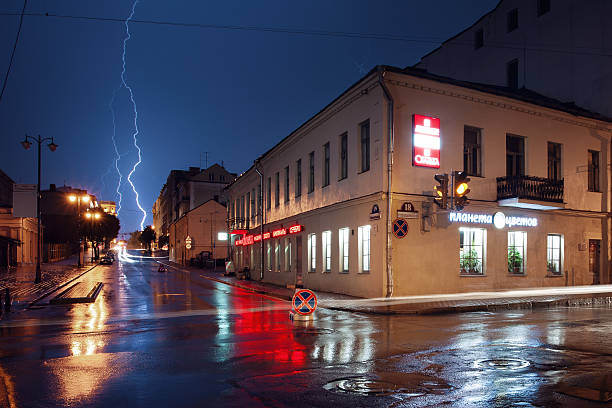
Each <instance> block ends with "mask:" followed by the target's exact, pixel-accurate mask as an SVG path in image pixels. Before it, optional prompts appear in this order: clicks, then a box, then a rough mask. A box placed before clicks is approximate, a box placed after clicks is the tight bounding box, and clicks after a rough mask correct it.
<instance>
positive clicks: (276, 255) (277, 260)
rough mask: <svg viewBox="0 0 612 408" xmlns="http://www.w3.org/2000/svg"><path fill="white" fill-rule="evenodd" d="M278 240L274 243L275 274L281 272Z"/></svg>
mask: <svg viewBox="0 0 612 408" xmlns="http://www.w3.org/2000/svg"><path fill="white" fill-rule="evenodd" d="M280 246H281V244H280V240H278V241H276V242H275V243H274V263H275V266H276V272H280V271H281V250H280Z"/></svg>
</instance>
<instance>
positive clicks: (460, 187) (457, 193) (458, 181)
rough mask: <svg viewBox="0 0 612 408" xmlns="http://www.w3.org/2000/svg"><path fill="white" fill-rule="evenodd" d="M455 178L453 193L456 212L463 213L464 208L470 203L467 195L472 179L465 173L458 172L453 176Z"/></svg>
mask: <svg viewBox="0 0 612 408" xmlns="http://www.w3.org/2000/svg"><path fill="white" fill-rule="evenodd" d="M453 177H454V182H453V186H454V191H453V202H454V206H455V210H457V211H461V210H463V207H465V205H466V204H467V203H468V196H467V194H468V193H469V192H470V188H469V186H468V183H469V182H470V178H469V177H468V176H467V175H466V174H465V172H463V171H456V172H455V173H454V174H453Z"/></svg>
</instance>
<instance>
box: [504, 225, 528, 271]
mask: <svg viewBox="0 0 612 408" xmlns="http://www.w3.org/2000/svg"><path fill="white" fill-rule="evenodd" d="M526 248H527V233H526V232H523V231H508V272H509V273H511V274H515V275H524V274H525V253H526V251H525V249H526Z"/></svg>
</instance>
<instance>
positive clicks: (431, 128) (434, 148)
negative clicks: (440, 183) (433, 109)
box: [412, 115, 440, 169]
mask: <svg viewBox="0 0 612 408" xmlns="http://www.w3.org/2000/svg"><path fill="white" fill-rule="evenodd" d="M412 164H413V165H414V166H421V167H431V168H434V169H439V168H440V119H438V118H432V117H430V116H423V115H412Z"/></svg>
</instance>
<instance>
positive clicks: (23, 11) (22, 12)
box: [0, 0, 28, 102]
mask: <svg viewBox="0 0 612 408" xmlns="http://www.w3.org/2000/svg"><path fill="white" fill-rule="evenodd" d="M27 5H28V0H23V9H21V16H20V17H19V27H18V28H17V37H16V38H15V44H13V51H12V52H11V58H10V59H9V66H8V68H7V69H6V75H5V76H4V83H3V84H2V91H0V102H2V96H4V90H5V89H6V84H7V82H8V77H9V74H10V72H11V67H12V66H13V58H14V57H15V50H17V43H18V42H19V34H20V33H21V26H22V24H23V16H24V15H25V9H26V6H27Z"/></svg>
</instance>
